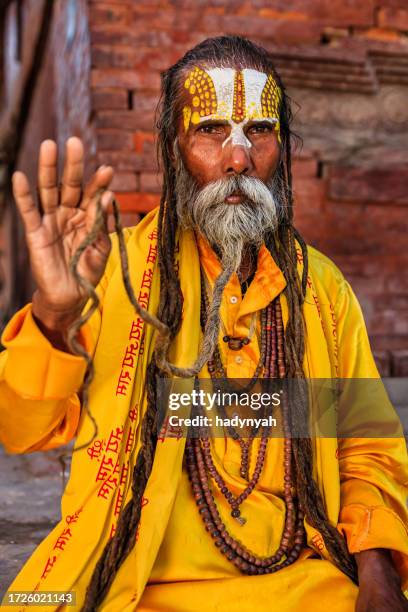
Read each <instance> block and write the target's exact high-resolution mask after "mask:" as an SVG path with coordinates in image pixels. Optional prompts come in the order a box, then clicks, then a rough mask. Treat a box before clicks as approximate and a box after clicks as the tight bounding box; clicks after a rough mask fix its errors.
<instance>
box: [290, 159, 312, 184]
mask: <svg viewBox="0 0 408 612" xmlns="http://www.w3.org/2000/svg"><path fill="white" fill-rule="evenodd" d="M316 174H317V160H316V159H304V160H300V159H298V160H295V161H293V163H292V175H293V179H294V181H295V182H296V181H300V180H302V179H305V178H310V179H314V178H316Z"/></svg>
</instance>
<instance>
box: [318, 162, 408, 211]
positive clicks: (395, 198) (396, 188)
mask: <svg viewBox="0 0 408 612" xmlns="http://www.w3.org/2000/svg"><path fill="white" fill-rule="evenodd" d="M407 174H408V167H406V166H402V167H399V168H398V167H395V166H393V167H392V168H384V167H383V166H380V167H378V168H375V169H372V170H365V169H363V168H358V167H357V168H355V167H344V166H332V167H331V168H330V172H329V175H330V184H329V185H330V186H329V194H330V197H331V198H333V199H334V200H349V201H354V202H355V201H357V202H394V203H397V204H407V203H408V184H407V181H406V179H405V180H404V177H407Z"/></svg>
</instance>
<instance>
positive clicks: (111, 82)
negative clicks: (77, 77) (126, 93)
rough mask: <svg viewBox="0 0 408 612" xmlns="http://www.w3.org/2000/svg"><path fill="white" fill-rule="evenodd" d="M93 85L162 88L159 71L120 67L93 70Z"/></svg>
mask: <svg viewBox="0 0 408 612" xmlns="http://www.w3.org/2000/svg"><path fill="white" fill-rule="evenodd" d="M91 85H92V87H123V88H125V89H152V90H158V89H159V88H160V76H159V74H158V73H157V72H150V71H149V72H140V71H139V72H136V70H121V69H119V68H109V69H108V68H104V69H103V70H98V69H96V70H92V74H91Z"/></svg>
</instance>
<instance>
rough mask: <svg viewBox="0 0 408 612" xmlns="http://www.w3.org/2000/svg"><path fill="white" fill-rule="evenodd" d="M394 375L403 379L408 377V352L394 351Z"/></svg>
mask: <svg viewBox="0 0 408 612" xmlns="http://www.w3.org/2000/svg"><path fill="white" fill-rule="evenodd" d="M407 341H408V338H407ZM392 375H393V376H399V377H401V378H406V377H407V376H408V350H401V351H392Z"/></svg>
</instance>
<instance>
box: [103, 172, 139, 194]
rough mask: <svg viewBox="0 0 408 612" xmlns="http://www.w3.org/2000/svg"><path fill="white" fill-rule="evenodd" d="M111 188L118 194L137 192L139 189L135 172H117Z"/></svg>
mask: <svg viewBox="0 0 408 612" xmlns="http://www.w3.org/2000/svg"><path fill="white" fill-rule="evenodd" d="M109 188H110V189H112V191H116V192H122V191H125V192H126V191H137V190H138V189H139V184H138V180H137V176H136V174H135V173H133V172H117V171H115V174H114V175H113V181H112V183H111V184H110V187H109Z"/></svg>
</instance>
